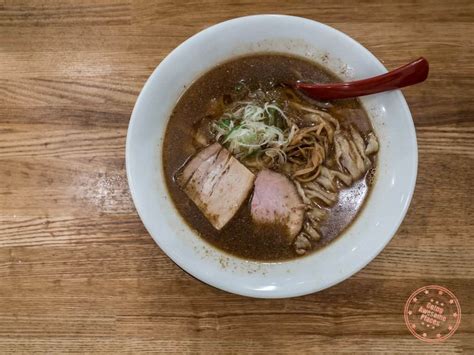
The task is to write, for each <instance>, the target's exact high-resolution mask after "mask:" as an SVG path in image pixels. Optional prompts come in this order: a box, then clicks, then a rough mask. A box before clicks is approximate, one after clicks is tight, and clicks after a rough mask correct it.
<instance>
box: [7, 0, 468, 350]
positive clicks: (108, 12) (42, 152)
mask: <svg viewBox="0 0 474 355" xmlns="http://www.w3.org/2000/svg"><path fill="white" fill-rule="evenodd" d="M379 3H380V2H377V1H367V2H365V3H364V4H361V5H356V2H352V1H342V2H335V1H332V0H321V1H317V2H316V1H315V2H312V1H298V2H293V1H288V2H281V1H270V0H266V1H255V2H254V1H241V2H239V3H234V2H232V1H210V0H209V1H203V2H200V1H191V2H182V1H180V2H176V3H173V2H170V1H162V2H155V3H154V4H151V2H148V1H130V0H123V1H97V0H81V1H62V2H53V1H39V0H38V1H26V0H17V1H13V0H0V353H2V354H5V353H10V352H15V351H17V352H58V353H64V352H110V353H116V352H122V351H123V352H133V353H135V352H139V351H174V352H191V353H195V352H202V353H216V352H222V353H229V352H232V353H236V352H243V353H245V352H264V351H268V352H289V353H295V352H300V351H306V352H317V351H321V352H337V351H346V352H366V351H383V352H410V351H417V352H431V351H439V352H442V353H451V352H461V351H465V352H471V353H472V352H474V317H473V311H474V302H473V301H474V261H473V260H474V239H473V234H474V217H473V212H474V208H473V202H474V200H473V194H474V188H473V182H474V120H473V119H474V109H473V105H474V101H473V97H474V90H473V87H474V64H473V63H474V51H473V45H474V43H473V39H474V25H473V22H474V2H473V1H470V0H466V1H457V0H450V1H436V0H433V1H411V0H401V1H386V2H385V4H383V5H382V4H379ZM258 13H285V14H291V15H298V16H304V17H308V18H312V19H315V20H318V21H321V22H324V23H327V24H329V25H332V26H334V27H336V28H338V29H340V30H342V31H344V32H346V33H348V34H349V35H350V36H352V37H354V38H355V39H356V40H358V41H360V42H361V43H362V44H363V45H364V46H366V47H367V48H368V49H369V50H371V51H372V52H373V53H374V54H375V55H376V56H377V57H378V58H380V59H381V60H383V61H384V63H385V64H386V66H387V67H388V68H394V67H396V66H398V65H401V64H403V63H405V62H407V61H408V60H410V59H413V58H415V57H417V56H420V55H423V56H425V57H427V58H428V59H429V60H430V63H431V75H430V78H429V80H428V82H426V83H425V84H423V85H421V86H417V87H414V88H409V89H406V90H405V91H404V93H405V95H406V98H407V101H408V103H409V105H410V108H411V110H412V113H413V117H414V120H415V123H416V128H417V135H418V144H419V174H418V182H417V187H416V191H415V195H414V199H413V202H412V204H411V207H410V210H409V212H408V215H407V217H406V219H405V221H404V222H403V224H402V226H401V227H400V229H399V231H398V233H397V235H396V236H395V237H394V238H393V240H392V241H391V242H390V244H389V245H388V246H387V247H386V248H385V250H384V251H383V252H382V253H381V254H380V255H379V256H378V257H377V258H376V259H375V260H374V261H373V262H372V263H370V264H369V265H368V266H367V267H366V268H364V269H363V270H362V271H361V272H359V273H358V274H356V275H355V276H353V277H352V278H350V279H348V280H346V281H344V282H342V283H341V284H339V285H337V286H334V287H332V288H330V289H327V290H325V291H323V292H319V293H317V294H313V295H309V296H306V297H300V298H294V299H286V300H257V299H250V298H244V297H240V296H236V295H232V294H228V293H225V292H223V291H220V290H217V289H214V288H212V287H210V286H207V285H205V284H203V283H201V282H199V281H197V280H195V279H194V278H192V277H191V276H189V275H187V274H186V273H185V272H183V271H182V270H181V269H179V268H178V267H177V266H176V265H175V264H174V263H173V262H172V261H171V260H170V259H168V257H167V256H166V255H164V253H163V252H162V251H161V250H160V249H159V248H158V247H157V246H156V245H155V243H154V242H153V241H152V239H151V237H150V236H149V235H148V233H147V232H146V230H145V229H144V227H143V225H142V223H141V222H140V219H139V218H138V216H137V214H136V212H135V209H134V206H133V203H132V200H131V198H130V193H129V190H128V187H127V181H126V176H125V167H124V150H125V137H126V133H127V125H128V121H129V118H130V113H131V110H132V107H133V105H134V102H135V99H136V97H137V95H138V93H139V91H140V89H141V87H142V85H143V84H144V82H145V80H146V79H147V77H148V76H149V75H150V74H151V72H152V70H153V69H154V68H155V66H156V65H157V64H158V63H159V62H160V61H161V60H162V59H163V58H164V57H165V56H166V55H167V54H168V53H169V52H170V51H171V50H172V49H173V48H174V47H176V46H177V45H178V44H179V43H181V42H182V41H183V40H185V39H186V38H187V37H189V36H191V35H192V34H194V33H196V32H197V31H199V30H202V29H204V28H206V27H208V26H210V25H212V24H215V23H217V22H220V21H224V20H227V19H230V18H232V17H236V16H243V15H249V14H258ZM393 119H396V117H394V118H393ZM429 284H438V285H441V286H445V287H447V288H449V289H450V290H451V291H453V292H454V293H455V294H456V296H457V297H458V299H459V301H460V303H461V306H462V312H463V313H462V322H461V326H460V328H459V329H458V331H457V333H456V334H455V335H454V336H453V337H452V338H451V339H449V340H448V341H446V342H444V343H442V344H437V345H431V344H426V343H424V342H422V341H420V340H418V339H415V338H414V337H413V336H412V335H411V334H410V333H409V332H408V330H407V328H406V326H405V324H404V320H403V307H404V303H405V301H406V300H407V298H408V297H409V295H410V294H411V293H412V292H413V291H414V290H415V289H417V288H419V287H421V286H425V285H429Z"/></svg>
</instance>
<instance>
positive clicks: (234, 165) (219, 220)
mask: <svg viewBox="0 0 474 355" xmlns="http://www.w3.org/2000/svg"><path fill="white" fill-rule="evenodd" d="M254 180H255V176H254V175H253V174H252V172H250V170H248V169H247V168H246V167H245V166H244V165H243V164H242V163H240V162H239V161H238V160H237V159H235V158H234V157H233V156H232V155H231V154H230V153H229V151H228V150H227V149H225V148H224V147H222V146H221V145H220V144H219V143H214V144H212V145H210V146H208V147H206V148H204V149H203V150H201V151H199V153H197V154H196V155H195V156H194V157H193V158H192V159H191V160H190V161H189V162H188V163H187V164H186V166H185V167H184V169H183V171H182V173H181V175H179V176H178V178H177V181H178V184H179V185H180V186H181V188H182V189H183V190H184V191H185V192H186V194H187V195H188V197H189V198H190V199H191V200H192V201H193V202H194V204H195V205H196V206H197V207H198V208H199V210H200V211H201V212H202V213H203V214H204V216H206V218H207V219H208V221H209V222H210V223H211V224H212V225H213V226H214V228H216V229H217V230H220V229H222V228H223V227H224V226H225V225H226V224H227V222H229V221H230V220H231V219H232V217H234V215H235V214H236V213H237V211H238V210H239V208H240V206H241V205H242V203H244V201H245V200H246V199H247V197H248V195H249V194H250V191H251V190H252V188H253V182H254Z"/></svg>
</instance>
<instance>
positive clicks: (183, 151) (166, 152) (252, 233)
mask: <svg viewBox="0 0 474 355" xmlns="http://www.w3.org/2000/svg"><path fill="white" fill-rule="evenodd" d="M301 77H303V78H305V79H308V80H312V81H315V82H334V81H340V80H339V79H338V78H337V77H336V76H335V75H334V74H332V73H329V72H328V71H327V70H325V69H323V68H321V67H320V66H318V65H316V64H314V63H311V62H309V61H307V60H305V59H302V58H297V57H290V56H286V55H280V54H260V55H252V56H246V57H241V58H237V59H234V60H232V61H229V62H226V63H224V64H222V65H219V66H217V67H215V68H213V69H212V70H211V71H209V72H207V73H205V74H204V75H202V76H201V77H200V78H199V79H198V80H196V81H195V82H194V83H193V84H192V85H191V86H190V87H189V88H188V89H187V90H186V92H185V93H184V94H183V95H182V96H181V98H180V99H179V101H178V103H177V104H176V107H175V109H174V110H173V112H172V114H171V117H170V120H169V122H168V126H167V128H166V133H165V139H164V143H163V144H164V148H163V162H164V163H163V165H164V175H165V180H166V184H167V187H168V190H169V192H170V195H171V197H172V200H173V202H174V204H175V206H176V208H177V210H178V211H179V213H180V214H181V216H182V217H183V219H184V220H185V221H186V223H187V224H188V225H189V226H190V227H191V228H192V229H194V230H195V231H196V232H197V234H199V236H201V237H202V238H203V239H204V240H206V241H207V242H209V243H210V244H212V245H214V246H216V247H217V248H219V249H221V250H223V251H225V252H228V253H230V254H233V255H236V256H238V257H242V258H244V259H253V260H285V259H291V258H296V257H298V256H297V255H296V253H295V251H294V248H293V246H291V245H289V244H288V242H287V241H286V239H285V238H284V237H280V233H279V231H278V230H275V231H272V230H271V229H262V228H259V227H258V226H256V225H255V224H254V223H253V222H252V219H251V216H250V209H249V204H248V203H247V204H244V205H243V206H242V208H241V209H240V210H239V212H238V213H237V215H236V216H235V217H234V218H233V219H232V220H231V221H230V222H229V223H228V224H227V225H226V226H225V227H224V228H223V229H222V230H221V231H217V230H215V229H214V228H213V227H212V226H211V224H210V223H209V222H208V221H207V219H206V218H205V217H204V216H203V215H202V214H201V212H200V211H199V209H198V208H197V207H196V206H195V205H194V204H193V202H192V201H191V200H190V199H189V198H188V197H187V196H186V194H185V193H184V192H183V191H182V190H181V189H180V188H179V186H178V185H177V183H176V182H175V181H174V176H175V173H176V172H177V171H178V170H179V169H180V168H181V167H182V166H183V164H185V162H186V161H187V160H188V159H189V158H190V157H191V156H192V155H193V154H195V153H196V147H195V145H194V141H193V135H194V132H195V127H196V125H198V124H199V122H201V120H202V119H203V118H204V117H205V115H206V111H207V110H208V107H209V102H210V101H211V99H215V98H217V97H220V96H222V95H223V94H225V93H228V92H232V90H234V87H235V85H236V84H237V83H239V82H242V81H243V82H245V83H246V85H248V86H249V87H250V88H258V87H261V88H264V89H265V88H270V87H272V86H273V85H275V83H282V82H291V81H295V80H298V79H300V78H301ZM332 104H333V107H332V108H330V109H328V112H329V113H331V114H332V115H333V116H335V117H337V118H338V119H339V120H340V121H341V122H345V123H351V124H354V125H355V126H356V127H357V128H358V129H359V130H360V132H361V133H362V134H365V133H368V132H369V131H371V130H372V127H371V124H370V121H369V118H368V116H367V114H366V112H365V111H364V109H363V108H362V106H361V104H360V102H359V101H358V100H356V99H352V100H338V101H333V102H332ZM368 192H369V185H368V184H367V182H366V179H365V178H364V179H362V180H360V181H358V182H356V183H354V185H353V186H352V187H350V188H347V189H343V190H341V191H340V195H339V201H338V202H337V203H336V205H335V206H333V207H332V208H331V209H330V211H329V214H328V218H327V219H326V220H325V221H324V222H323V223H322V224H321V232H322V238H321V240H320V241H319V242H318V243H316V244H315V245H314V250H316V249H319V248H321V247H323V246H324V245H327V244H328V243H329V242H331V241H332V240H334V239H335V238H336V237H337V236H338V235H340V234H342V232H343V231H344V230H345V229H346V228H347V227H348V226H349V225H350V224H351V223H352V221H353V220H354V218H355V217H356V215H357V213H358V212H359V211H360V209H361V207H362V205H363V203H364V201H365V200H366V198H367V195H368Z"/></svg>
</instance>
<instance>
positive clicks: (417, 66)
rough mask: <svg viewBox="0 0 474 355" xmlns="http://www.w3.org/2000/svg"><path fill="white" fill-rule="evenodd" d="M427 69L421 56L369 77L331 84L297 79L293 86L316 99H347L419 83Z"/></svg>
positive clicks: (425, 62) (425, 61)
mask: <svg viewBox="0 0 474 355" xmlns="http://www.w3.org/2000/svg"><path fill="white" fill-rule="evenodd" d="M428 71H429V64H428V61H427V60H426V59H425V58H423V57H421V58H418V59H417V60H415V61H413V62H411V63H408V64H406V65H404V66H402V67H400V68H398V69H395V70H392V71H390V72H388V73H386V74H382V75H379V76H374V77H373V78H369V79H363V80H358V81H351V82H348V83H332V84H312V83H304V82H299V81H298V82H297V83H296V84H295V88H296V89H299V90H301V91H302V92H303V93H305V94H306V95H307V96H309V97H311V98H313V99H316V100H334V99H347V98H350V97H357V96H364V95H370V94H376V93H379V92H383V91H389V90H395V89H401V88H403V87H405V86H410V85H415V84H418V83H421V82H423V81H425V80H426V78H427V77H428Z"/></svg>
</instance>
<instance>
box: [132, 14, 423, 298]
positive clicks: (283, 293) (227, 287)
mask: <svg viewBox="0 0 474 355" xmlns="http://www.w3.org/2000/svg"><path fill="white" fill-rule="evenodd" d="M268 17H273V18H281V19H285V18H289V19H293V20H297V21H302V22H307V23H312V24H317V25H319V26H321V27H324V28H325V29H326V30H328V31H332V32H334V33H337V34H338V35H339V36H343V37H344V38H345V40H347V41H349V42H351V43H352V45H355V46H357V47H359V50H361V51H363V52H365V54H366V55H368V56H369V57H371V59H372V61H373V62H374V65H376V66H377V69H378V70H379V71H381V72H387V69H386V68H385V67H384V65H383V64H382V63H381V62H380V61H379V60H378V59H377V58H376V57H375V55H373V54H372V53H371V52H370V51H369V50H368V49H367V48H365V47H364V46H363V45H362V44H360V43H359V42H357V41H356V40H354V39H353V38H352V37H350V36H349V35H347V34H345V33H344V32H342V31H340V30H338V29H336V28H334V27H331V26H328V25H326V24H323V23H321V22H318V21H315V20H311V19H307V18H303V17H298V16H289V15H279V14H261V15H251V16H243V17H238V18H233V19H230V20H227V21H223V22H220V23H217V24H214V25H212V26H210V27H207V28H205V29H204V30H202V31H200V32H198V33H196V34H194V35H193V36H191V37H189V38H188V39H186V40H185V41H184V42H182V43H181V44H180V45H178V46H177V47H176V48H174V49H173V50H172V51H171V52H170V53H169V54H168V55H167V56H166V57H165V58H164V59H163V60H162V61H161V62H160V63H159V64H158V65H157V67H156V68H155V69H154V70H153V72H152V74H151V75H150V76H149V77H148V79H147V80H146V82H145V84H144V86H143V87H142V89H141V91H140V94H139V96H138V98H137V100H136V102H135V105H134V108H133V111H132V114H131V118H130V122H129V126H128V130H127V138H126V148H125V165H126V173H127V180H128V184H129V188H130V192H131V196H132V200H133V203H134V206H135V208H136V211H137V213H138V215H139V217H140V219H141V221H142V223H143V224H144V226H145V228H146V229H147V231H148V233H149V234H150V236H151V237H152V239H154V241H155V242H156V243H157V244H158V246H159V247H160V248H161V249H162V250H163V252H164V253H165V254H166V255H167V256H168V257H169V258H171V259H172V260H173V262H174V263H176V264H177V265H178V266H179V267H180V268H182V269H183V270H185V271H186V272H187V273H189V274H190V275H192V276H194V277H196V278H197V279H199V280H200V281H202V282H204V283H206V284H208V285H211V286H213V287H216V288H219V289H221V290H224V291H227V292H231V293H234V294H239V295H243V296H249V297H255V298H287V297H297V296H302V295H306V294H310V293H314V292H318V291H321V290H324V289H326V288H329V287H332V286H334V285H336V284H338V283H340V282H342V281H344V280H346V279H348V278H350V277H351V276H353V275H354V274H356V273H357V272H359V271H360V270H362V269H363V268H364V267H365V266H367V265H368V264H369V263H370V262H371V261H372V260H374V259H375V258H376V257H377V255H379V254H380V252H381V251H382V250H383V249H384V248H385V247H386V245H387V244H388V243H389V242H390V241H391V240H392V238H393V237H394V236H395V234H396V232H397V230H398V229H399V227H400V225H401V223H402V222H403V220H404V218H405V216H406V213H407V211H408V208H409V206H410V203H411V200H412V198H413V194H414V191H415V185H416V179H417V174H418V146H417V140H416V131H415V125H414V122H413V117H412V115H411V113H410V110H409V107H408V104H407V102H406V100H405V98H404V96H403V94H402V92H401V90H394V91H392V94H393V95H396V99H397V100H398V102H399V103H400V105H401V109H402V110H403V111H404V114H405V115H406V116H407V117H408V118H409V120H408V121H409V122H408V123H409V126H410V127H409V130H410V134H409V135H410V138H411V139H412V143H413V145H414V150H413V152H412V153H413V156H412V159H413V166H412V167H411V172H412V174H411V176H410V180H409V182H408V185H409V186H407V187H406V190H407V191H408V195H407V199H406V202H405V203H404V205H403V208H402V209H401V211H400V214H399V216H400V217H399V219H398V221H397V222H396V223H394V225H393V228H392V229H391V231H390V232H389V233H387V237H386V238H385V239H384V242H383V243H381V244H380V245H379V247H378V248H374V249H371V253H370V255H368V256H366V258H365V260H364V262H362V263H360V264H359V265H357V266H356V267H354V268H352V269H351V271H349V272H345V273H342V274H340V276H339V277H335V278H334V279H333V280H332V282H327V283H325V284H324V285H318V286H312V287H306V288H304V289H299V290H298V291H294V290H291V289H278V290H277V291H275V292H272V293H268V292H265V293H262V292H260V291H257V290H249V289H242V288H239V286H238V285H235V284H232V283H230V284H229V283H228V282H222V280H216V279H214V278H212V277H209V275H205V274H203V273H199V272H196V270H191V269H190V268H189V267H187V265H186V264H185V263H184V262H182V260H180V259H179V258H178V257H177V255H176V253H171V252H169V251H167V250H165V249H164V248H163V247H162V245H161V244H160V242H159V239H158V238H156V237H155V236H154V235H153V234H152V233H151V232H150V230H151V228H150V226H149V224H148V222H147V221H146V219H145V218H144V217H143V210H142V206H141V204H140V203H139V200H138V197H137V191H136V188H135V185H134V183H133V180H134V179H133V176H132V171H131V168H130V162H131V159H132V153H131V145H132V135H131V134H130V132H131V131H133V130H134V129H135V126H136V122H137V120H136V119H134V117H136V116H137V111H138V107H139V106H140V105H142V103H143V102H142V101H143V100H144V94H143V93H144V92H145V91H147V90H148V88H149V86H150V85H151V84H150V83H151V81H152V80H153V78H154V77H156V76H157V75H158V73H159V71H160V68H162V67H163V66H165V65H166V64H167V63H168V62H169V61H171V60H172V57H173V56H174V54H176V52H178V51H181V50H183V49H184V48H185V47H186V46H187V44H189V43H190V42H192V41H194V40H195V39H196V38H198V37H200V36H203V35H207V34H209V33H210V32H212V31H214V30H215V29H216V28H219V27H221V26H227V25H234V24H237V23H239V22H245V21H247V20H258V19H261V18H268ZM160 168H162V167H160ZM369 198H370V197H369ZM342 237H343V236H342ZM309 286H311V285H309Z"/></svg>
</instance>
